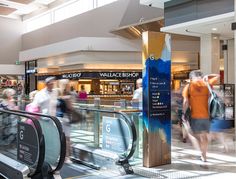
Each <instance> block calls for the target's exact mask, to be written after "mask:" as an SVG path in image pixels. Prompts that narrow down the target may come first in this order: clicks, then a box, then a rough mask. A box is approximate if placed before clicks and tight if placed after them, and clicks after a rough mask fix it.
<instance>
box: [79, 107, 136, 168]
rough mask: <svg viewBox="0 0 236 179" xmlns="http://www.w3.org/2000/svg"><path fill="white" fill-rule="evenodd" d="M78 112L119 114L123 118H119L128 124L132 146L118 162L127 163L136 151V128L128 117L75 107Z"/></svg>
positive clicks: (123, 114)
mask: <svg viewBox="0 0 236 179" xmlns="http://www.w3.org/2000/svg"><path fill="white" fill-rule="evenodd" d="M76 108H77V109H79V110H86V111H95V112H104V113H111V114H119V115H121V116H123V117H124V118H121V119H122V120H123V121H124V122H125V123H126V124H128V126H129V127H130V129H131V132H132V146H131V149H130V152H129V154H128V155H127V156H126V157H125V158H120V159H119V160H118V162H119V163H124V162H127V161H128V160H129V159H130V158H131V157H132V156H133V154H134V152H135V149H136V145H137V132H136V128H135V124H134V122H133V121H132V120H130V118H129V116H128V115H127V114H125V113H124V112H120V111H109V110H104V109H89V108H81V107H76Z"/></svg>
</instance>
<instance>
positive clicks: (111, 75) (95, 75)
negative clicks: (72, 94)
mask: <svg viewBox="0 0 236 179" xmlns="http://www.w3.org/2000/svg"><path fill="white" fill-rule="evenodd" d="M49 76H51V75H49ZM47 77H48V75H46V76H38V80H44V79H46V78H47ZM55 77H56V79H77V80H78V79H138V78H142V73H141V72H78V73H65V74H62V75H55Z"/></svg>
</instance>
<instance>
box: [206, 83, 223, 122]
mask: <svg viewBox="0 0 236 179" xmlns="http://www.w3.org/2000/svg"><path fill="white" fill-rule="evenodd" d="M206 84H207V88H208V90H209V92H210V97H209V99H208V110H209V115H210V119H214V118H223V117H224V105H223V103H222V100H221V99H220V98H219V96H218V95H217V94H216V93H215V92H214V91H213V90H212V88H211V86H210V84H209V83H208V82H206Z"/></svg>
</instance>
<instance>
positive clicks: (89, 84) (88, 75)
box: [37, 71, 142, 96]
mask: <svg viewBox="0 0 236 179" xmlns="http://www.w3.org/2000/svg"><path fill="white" fill-rule="evenodd" d="M48 76H55V77H56V79H57V80H59V79H69V80H70V86H71V87H73V88H74V89H75V90H76V91H80V89H81V85H83V86H84V87H85V91H86V92H87V93H88V94H89V95H104V96H110V95H112V96H114V95H127V96H131V95H132V94H133V91H134V90H135V88H136V86H135V84H136V80H137V79H138V78H142V72H141V71H132V72H127V71H125V72H73V73H61V74H52V75H50V74H37V89H38V90H40V89H42V88H43V87H44V79H45V78H47V77H48Z"/></svg>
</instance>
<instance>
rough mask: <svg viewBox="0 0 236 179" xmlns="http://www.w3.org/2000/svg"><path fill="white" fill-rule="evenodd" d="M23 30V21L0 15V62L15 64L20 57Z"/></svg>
mask: <svg viewBox="0 0 236 179" xmlns="http://www.w3.org/2000/svg"><path fill="white" fill-rule="evenodd" d="M22 32H23V24H22V22H21V21H19V20H15V19H9V18H3V17H0V43H1V44H0V64H15V61H16V60H18V59H19V52H20V50H21V35H22ZM0 73H1V72H0Z"/></svg>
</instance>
